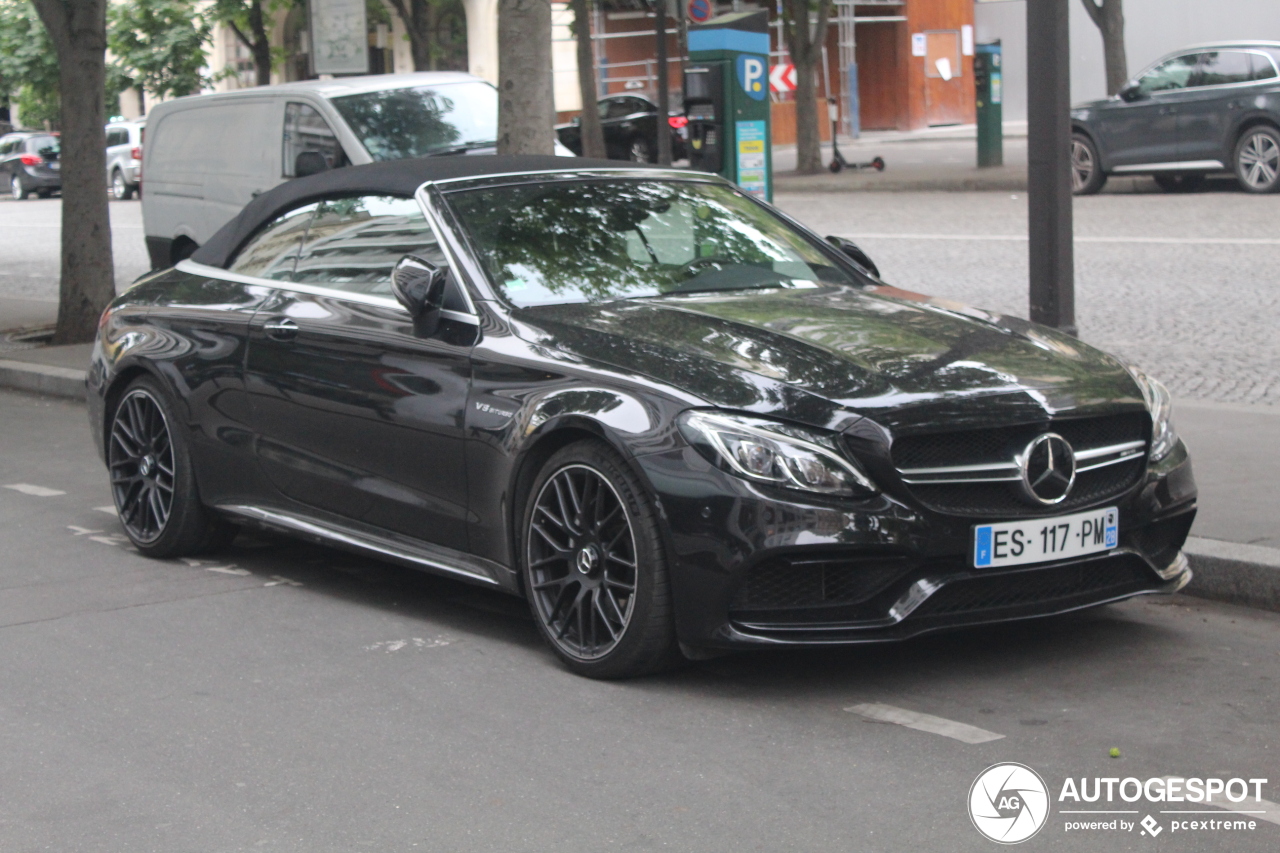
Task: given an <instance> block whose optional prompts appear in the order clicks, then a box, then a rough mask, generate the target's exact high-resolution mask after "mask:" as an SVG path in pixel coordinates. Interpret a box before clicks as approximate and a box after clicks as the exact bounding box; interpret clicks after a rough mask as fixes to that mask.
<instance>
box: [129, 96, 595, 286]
mask: <svg viewBox="0 0 1280 853" xmlns="http://www.w3.org/2000/svg"><path fill="white" fill-rule="evenodd" d="M497 137H498V92H497V90H496V89H494V87H493V86H492V85H490V84H489V83H487V82H486V81H484V80H481V79H480V78H479V77H473V76H471V75H470V74H460V73H454V72H435V71H426V72H419V73H415V74H380V75H377V76H371V77H345V78H342V79H339V80H308V81H305V82H300V83H285V84H283V85H279V86H260V87H257V88H254V89H242V90H239V91H236V92H226V93H220V94H212V95H194V96H191V97H187V98H178V99H176V100H173V101H167V102H165V103H162V104H160V105H158V106H156V107H155V109H153V110H151V112H150V113H149V114H148V116H147V142H146V145H145V146H144V150H143V161H142V175H143V181H144V183H145V185H146V192H145V193H144V194H143V198H142V218H143V223H144V226H145V231H146V238H147V252H148V253H149V254H150V256H151V266H152V267H153V268H157V269H158V268H162V267H167V266H170V265H172V264H175V263H177V262H178V261H180V260H182V259H184V258H186V257H188V256H190V254H191V253H192V252H194V251H195V250H196V249H197V248H198V247H199V246H200V245H202V244H203V243H204V242H205V241H206V240H208V239H209V238H210V237H212V236H213V234H214V232H216V231H217V230H218V229H219V228H220V227H222V225H223V224H224V223H225V222H226V221H227V220H229V219H231V217H233V216H235V215H236V214H237V213H239V212H240V209H241V208H243V207H244V206H245V205H246V204H248V203H249V202H250V201H251V200H252V199H253V198H254V197H255V196H257V195H258V194H260V193H263V192H265V191H267V190H269V189H271V188H272V187H274V186H275V185H276V184H279V183H281V182H283V181H286V180H288V179H289V178H294V177H300V176H302V175H310V174H314V173H315V172H320V171H324V170H325V169H335V168H338V167H341V166H346V165H349V164H351V165H358V164H360V163H372V162H375V161H378V160H395V159H400V158H405V157H424V156H430V155H441V154H465V153H472V152H474V153H493V150H494V147H495V146H496V144H497V143H496V142H495V140H496V139H497ZM556 152H557V153H560V154H566V155H568V156H573V155H572V152H570V151H569V150H568V149H566V148H564V147H563V146H561V145H559V144H558V143H557V146H556Z"/></svg>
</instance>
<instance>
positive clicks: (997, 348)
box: [89, 157, 1196, 677]
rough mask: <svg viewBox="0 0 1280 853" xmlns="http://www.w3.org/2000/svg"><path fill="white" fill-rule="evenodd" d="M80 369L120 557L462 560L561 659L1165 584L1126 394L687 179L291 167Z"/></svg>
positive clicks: (1169, 555) (504, 167)
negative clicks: (238, 553) (515, 604)
mask: <svg viewBox="0 0 1280 853" xmlns="http://www.w3.org/2000/svg"><path fill="white" fill-rule="evenodd" d="M89 386H90V395H89V398H90V406H89V417H90V421H91V425H92V429H93V435H94V437H95V441H96V442H97V445H98V449H99V452H100V453H101V455H102V457H103V459H104V461H105V462H106V465H107V467H108V469H109V471H110V477H111V485H112V489H113V492H114V496H115V503H116V507H117V509H118V510H119V514H120V520H121V522H122V523H123V525H124V528H125V530H126V531H127V533H128V535H129V538H130V539H131V540H132V541H133V543H134V545H136V546H137V548H138V550H139V551H140V552H142V553H143V554H146V555H150V556H154V557H174V556H178V555H188V554H194V553H197V552H200V551H207V550H209V549H213V548H217V547H219V546H222V545H225V544H226V543H228V542H229V541H230V539H231V537H233V536H234V535H235V532H236V530H237V529H238V528H239V527H240V526H243V525H256V526H260V527H264V528H268V529H271V530H275V531H283V532H285V533H288V534H293V535H297V536H301V537H306V538H309V539H313V540H318V541H322V542H327V543H330V544H332V545H334V546H336V547H339V548H347V549H354V550H356V551H360V552H363V553H367V554H372V555H376V556H380V557H382V558H385V559H387V560H392V561H396V562H398V563H401V564H403V565H407V566H411V567H415V568H420V569H425V570H427V571H431V572H438V573H443V574H445V575H448V576H451V577H454V578H459V579H462V580H465V581H469V582H472V583H476V584H483V585H487V586H491V587H495V588H497V589H500V590H504V591H506V592H509V593H512V594H514V595H520V596H524V597H526V598H527V599H528V601H529V605H530V609H531V610H532V612H533V615H534V618H535V620H536V622H537V624H538V625H539V627H540V629H541V631H542V633H543V634H544V635H545V637H546V639H547V641H548V642H549V644H550V646H551V648H552V649H554V650H555V652H556V654H558V655H559V656H560V658H561V659H563V660H564V661H565V663H566V664H567V665H568V666H569V667H571V668H572V669H573V670H575V671H577V672H579V673H582V674H585V675H590V676H596V677H621V676H630V675H637V674H641V673H645V672H651V671H654V670H656V669H659V668H661V667H664V666H667V665H670V664H671V663H673V662H675V661H677V660H679V659H680V658H681V656H682V655H683V656H685V657H695V658H696V657H699V656H706V655H710V654H716V653H718V652H719V650H723V649H732V648H744V647H765V646H780V645H786V644H792V645H799V644H811V645H820V644H841V643H861V642H869V641H885V640H898V639H903V638H907V637H911V636H914V635H918V634H921V633H924V632H928V631H935V630H939V629H946V628H956V627H959V626H966V625H974V624H980V623H991V622H999V621H1005V620H1012V619H1023V618H1027V617H1036V616H1044V615H1048V614H1055V613H1063V612H1066V611H1071V610H1075V609H1079V608H1084V607H1090V606H1094V605H1099V604H1104V603H1107V602H1112V601H1118V600H1120V599H1124V598H1128V597H1130V596H1134V595H1139V594H1143V593H1154V592H1172V591H1175V590H1177V589H1180V588H1181V587H1182V586H1184V585H1185V584H1186V583H1187V581H1188V580H1189V579H1190V571H1189V569H1188V565H1187V560H1186V558H1185V557H1184V556H1183V555H1182V553H1181V550H1180V549H1181V547H1182V544H1183V542H1184V540H1185V538H1186V536H1187V532H1188V530H1189V528H1190V526H1191V522H1192V519H1193V517H1194V515H1195V507H1196V488H1195V482H1194V480H1193V478H1192V473H1191V463H1190V460H1189V459H1188V456H1187V450H1186V448H1185V446H1184V445H1183V443H1182V442H1181V441H1180V440H1179V438H1178V436H1177V434H1176V433H1175V431H1174V428H1173V424H1172V422H1171V417H1170V397H1169V393H1168V391H1167V390H1165V388H1164V387H1163V386H1162V385H1160V383H1158V382H1156V381H1155V380H1153V379H1150V378H1148V377H1147V376H1145V375H1143V374H1142V373H1141V372H1140V371H1138V370H1137V369H1135V368H1133V367H1130V366H1126V365H1125V364H1123V363H1121V362H1120V361H1118V360H1116V359H1115V358H1112V357H1111V356H1108V355H1106V354H1104V353H1101V352H1099V351H1097V350H1095V349H1093V348H1091V347H1089V346H1087V345H1086V344H1084V343H1082V342H1080V341H1079V340H1077V339H1075V338H1072V337H1070V336H1068V335H1065V334H1062V333H1060V332H1057V331H1055V330H1053V329H1048V328H1045V327H1042V326H1037V325H1035V324H1032V323H1029V322H1027V321H1025V320H1020V319H1017V318H1015V317H1008V316H1001V315H997V314H990V313H986V312H983V311H979V310H975V309H972V308H968V307H965V306H963V305H958V304H954V303H949V302H945V301H940V300H935V299H931V298H928V297H924V296H921V295H919V294H914V293H909V292H906V291H902V290H897V289H895V288H893V287H890V286H888V285H886V284H884V283H883V282H882V281H881V280H880V279H879V276H878V273H877V271H876V270H875V266H874V264H873V263H872V262H871V261H870V259H868V258H867V256H866V255H865V254H864V253H862V252H861V251H859V249H858V248H857V246H855V245H853V244H852V243H849V242H848V241H845V240H841V239H838V238H827V239H823V238H821V237H819V236H817V235H815V234H813V233H812V232H810V231H809V230H807V229H806V228H805V227H804V226H802V225H800V224H799V223H797V222H795V221H793V220H792V219H790V218H788V217H787V216H786V215H784V214H782V213H780V212H779V211H777V210H776V209H774V208H772V207H770V206H769V205H767V204H763V203H761V202H759V201H756V200H755V199H753V198H751V197H749V196H747V195H745V194H744V193H742V192H741V191H739V190H738V189H737V188H735V187H734V186H733V185H732V184H730V183H728V182H726V181H723V180H721V179H719V178H717V177H714V176H711V175H704V174H698V173H692V172H683V171H671V170H662V169H657V168H647V167H630V166H628V167H619V166H618V164H616V163H609V162H605V161H590V160H576V161H574V162H573V163H566V162H565V161H564V160H562V159H557V158H552V157H547V158H538V157H526V158H514V157H458V158H448V159H444V158H441V159H436V160H419V161H398V162H394V163H379V164H374V165H368V166H355V167H350V168H346V169H341V170H336V171H332V172H326V173H322V174H319V175H315V176H312V177H308V178H301V179H298V180H295V181H291V182H289V183H286V184H283V185H281V186H279V187H276V188H275V189H273V190H271V191H269V192H267V193H264V194H263V195H261V196H259V197H258V198H257V199H255V200H254V201H253V202H252V203H251V204H250V205H249V206H248V207H247V208H245V210H244V211H243V212H242V213H241V214H240V215H239V216H238V217H237V218H236V219H234V220H232V221H231V222H230V223H228V224H227V225H226V226H225V227H224V228H223V229H222V230H221V231H220V232H219V233H218V234H217V235H216V236H215V237H214V238H213V239H212V240H210V241H209V242H208V243H206V244H205V245H204V246H203V247H201V248H200V250H199V251H198V252H196V254H195V255H194V256H192V257H191V258H190V259H188V260H186V261H183V262H181V263H179V264H178V265H177V266H176V267H173V268H171V269H167V270H163V271H157V272H153V273H152V274H150V275H148V276H146V277H144V278H142V279H140V280H139V281H138V282H137V283H135V284H134V285H133V286H132V287H131V288H130V289H129V290H128V291H127V292H126V293H124V294H123V295H121V296H120V297H119V298H118V299H116V300H115V302H114V303H113V304H112V305H111V307H110V308H109V309H108V310H107V312H106V313H105V314H104V315H103V317H102V322H101V325H100V332H99V335H98V341H97V344H96V346H95V349H94V355H93V363H92V367H91V370H90V372H89Z"/></svg>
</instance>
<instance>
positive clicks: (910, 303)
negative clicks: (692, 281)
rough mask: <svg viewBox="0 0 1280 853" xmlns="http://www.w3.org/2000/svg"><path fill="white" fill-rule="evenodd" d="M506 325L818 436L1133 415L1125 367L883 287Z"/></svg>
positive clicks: (521, 315)
mask: <svg viewBox="0 0 1280 853" xmlns="http://www.w3.org/2000/svg"><path fill="white" fill-rule="evenodd" d="M515 319H517V324H516V331H517V334H519V335H520V336H521V337H524V338H526V339H528V340H531V341H534V342H538V343H542V344H546V345H550V346H553V347H554V348H556V349H558V350H560V351H562V352H564V353H566V354H572V355H573V356H576V357H578V358H581V359H585V360H589V361H594V362H598V363H603V364H607V365H610V366H612V367H615V368H620V369H622V370H625V371H627V372H630V373H636V374H641V375H644V376H646V377H649V378H651V379H655V380H658V381H660V382H662V383H664V384H667V385H670V386H672V387H674V388H676V389H679V390H680V391H681V392H683V393H685V394H691V395H695V396H697V397H699V398H701V399H702V400H704V401H706V403H708V404H709V405H714V406H719V407H725V408H733V409H741V410H746V411H753V412H759V413H768V414H776V415H779V416H784V417H789V418H792V419H795V420H799V421H802V422H807V423H812V424H814V425H818V426H826V427H829V428H842V426H847V425H848V423H849V422H850V415H858V414H860V415H868V416H874V417H876V419H877V420H878V421H880V422H881V423H884V424H885V425H889V424H891V423H893V422H895V421H901V420H903V419H911V418H910V416H908V415H905V414H904V412H907V411H908V410H912V409H916V410H919V409H927V410H928V411H929V412H930V418H929V419H930V420H933V419H934V418H936V417H938V416H939V415H945V416H948V417H958V418H961V419H964V418H966V417H975V418H979V419H989V418H990V416H991V408H992V407H993V406H996V407H997V408H1000V409H1002V410H1003V411H1005V412H1008V410H1009V409H1010V408H1011V407H1012V408H1014V409H1018V410H1024V411H1021V413H1020V414H1021V415H1022V416H1025V414H1026V411H1025V410H1026V409H1031V410H1034V412H1035V413H1038V414H1039V415H1040V416H1043V414H1044V413H1046V412H1048V413H1056V412H1062V411H1066V410H1072V409H1089V408H1099V407H1105V408H1115V407H1117V406H1120V407H1127V406H1141V405H1142V401H1141V396H1140V392H1139V390H1138V388H1137V385H1136V383H1135V382H1134V381H1133V379H1132V377H1131V376H1130V375H1129V373H1128V371H1127V370H1126V368H1125V366H1124V365H1123V364H1122V363H1120V362H1119V361H1118V360H1116V359H1115V358H1113V357H1111V356H1109V355H1107V354H1105V353H1102V352H1100V351H1098V350H1096V349H1094V348H1092V347H1090V346H1088V345H1087V344H1084V343H1082V342H1081V341H1079V340H1077V339H1075V338H1072V337H1070V336H1068V335H1065V334H1062V333H1059V332H1056V331H1054V330H1051V329H1048V328H1045V327H1043V326H1037V325H1034V324H1032V323H1028V322H1027V321H1025V320H1019V319H1017V318H1014V317H1006V316H1001V315H995V314H989V313H987V312H984V311H979V310H976V309H972V308H968V307H967V306H963V305H959V304H956V303H951V302H946V301H943V300H937V299H930V298H927V297H923V296H920V295H918V294H913V293H908V292H905V291H900V290H897V289H896V288H890V287H883V286H882V287H875V288H867V289H859V288H853V287H835V286H832V287H820V288H815V289H803V290H801V289H797V290H790V289H787V290H784V289H778V290H769V291H756V292H751V293H744V292H742V291H736V292H734V293H729V294H712V295H690V296H667V297H658V298H649V299H634V300H619V301H613V302H607V303H586V304H572V305H555V306H540V307H535V308H526V309H521V310H519V311H517V312H516V313H515ZM997 400H998V402H993V401H997ZM948 413H949V414H948Z"/></svg>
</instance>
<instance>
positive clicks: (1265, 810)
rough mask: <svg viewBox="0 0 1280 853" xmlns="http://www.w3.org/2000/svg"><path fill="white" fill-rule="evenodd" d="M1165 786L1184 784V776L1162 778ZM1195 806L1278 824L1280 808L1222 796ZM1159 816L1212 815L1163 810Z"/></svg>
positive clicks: (1251, 800)
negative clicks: (1176, 783) (1217, 800)
mask: <svg viewBox="0 0 1280 853" xmlns="http://www.w3.org/2000/svg"><path fill="white" fill-rule="evenodd" d="M1164 781H1165V783H1166V784H1168V783H1169V782H1173V781H1178V782H1185V781H1187V780H1186V777H1184V776H1166V777H1164ZM1191 805H1196V806H1201V805H1204V806H1213V807H1214V808H1215V809H1222V810H1223V811H1229V812H1236V813H1237V814H1247V815H1252V816H1254V817H1256V818H1257V819H1258V820H1265V821H1269V822H1270V823H1276V824H1280V806H1278V805H1276V804H1275V803H1273V802H1271V801H1269V800H1255V799H1254V798H1253V797H1245V798H1244V800H1243V801H1242V802H1239V803H1233V802H1231V801H1230V800H1228V799H1226V797H1225V795H1224V796H1223V799H1222V802H1216V801H1215V802H1211V803H1192V804H1191ZM1160 814H1214V812H1210V811H1193V810H1191V809H1186V810H1183V809H1165V810H1163V811H1161V812H1160Z"/></svg>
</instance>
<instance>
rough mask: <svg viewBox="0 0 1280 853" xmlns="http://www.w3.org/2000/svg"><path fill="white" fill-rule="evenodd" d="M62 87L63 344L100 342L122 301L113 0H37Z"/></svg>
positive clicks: (58, 334) (59, 332)
mask: <svg viewBox="0 0 1280 853" xmlns="http://www.w3.org/2000/svg"><path fill="white" fill-rule="evenodd" d="M35 7H36V11H37V13H39V15H40V20H41V21H43V22H44V26H45V29H46V30H47V31H48V32H49V38H50V40H51V41H52V42H53V46H54V50H55V52H56V53H57V55H58V84H59V86H60V87H61V89H62V146H61V147H62V152H61V154H60V155H59V159H60V160H61V161H62V278H61V283H60V286H59V292H58V326H57V329H56V331H55V332H54V335H53V342H54V343H55V344H76V343H85V342H88V341H92V340H93V336H94V334H95V333H96V331H97V328H98V318H99V317H100V316H101V315H102V312H103V310H104V309H105V308H106V307H107V305H108V304H109V303H110V302H111V300H112V299H114V298H115V295H116V288H115V271H114V265H113V262H112V258H111V218H110V214H109V211H108V209H107V191H106V186H105V185H104V178H103V176H104V175H106V173H107V155H106V147H107V136H106V131H105V129H104V126H105V124H106V104H104V103H103V91H104V90H105V86H106V75H107V72H106V50H107V0H74V2H67V0H35Z"/></svg>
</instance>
